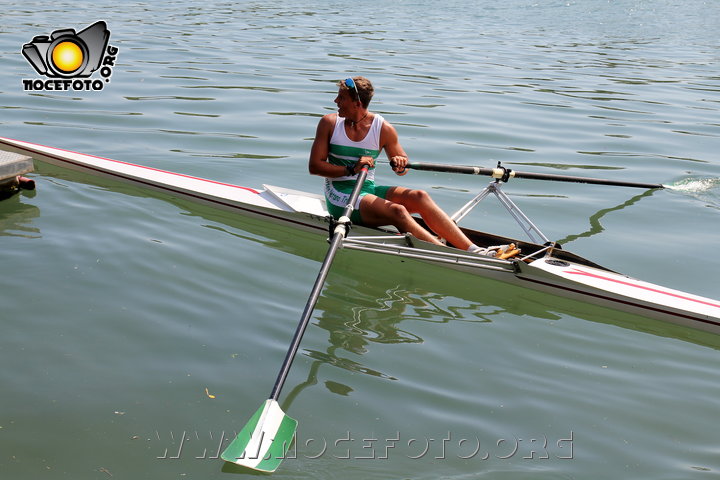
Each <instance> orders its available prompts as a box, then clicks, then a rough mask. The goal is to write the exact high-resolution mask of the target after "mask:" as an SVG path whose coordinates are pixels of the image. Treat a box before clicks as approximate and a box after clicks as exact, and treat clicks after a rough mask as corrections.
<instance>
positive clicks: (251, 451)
mask: <svg viewBox="0 0 720 480" xmlns="http://www.w3.org/2000/svg"><path fill="white" fill-rule="evenodd" d="M365 177H367V166H363V168H362V170H361V171H360V173H359V174H358V178H357V183H356V184H355V188H354V189H353V191H352V193H351V194H350V200H349V201H348V204H347V206H346V207H345V210H344V211H343V214H342V216H341V217H340V219H339V220H338V223H337V226H336V227H335V230H334V232H333V236H332V239H331V241H330V248H329V249H328V252H327V254H326V255H325V260H324V261H323V263H322V266H321V267H320V272H319V273H318V276H317V279H316V280H315V284H314V285H313V288H312V292H311V293H310V297H309V298H308V301H307V304H305V310H304V311H303V314H302V318H301V319H300V323H299V324H298V326H297V329H296V330H295V336H294V337H293V339H292V343H291V344H290V348H288V351H287V355H285V361H284V362H283V364H282V368H281V369H280V373H279V374H278V377H277V380H275V386H274V387H273V389H272V392H271V393H270V398H268V399H267V400H266V401H265V403H264V404H263V405H261V406H260V408H259V409H258V410H257V411H256V412H255V414H254V415H253V416H252V418H251V419H250V421H248V423H247V424H246V425H245V427H243V429H242V430H241V431H240V433H238V435H237V437H235V439H234V440H233V441H232V442H231V443H230V445H228V447H227V448H226V449H225V451H224V452H223V453H222V455H221V458H222V459H223V460H225V461H227V462H232V463H236V464H238V465H242V466H244V467H248V468H252V469H254V470H260V471H263V472H274V471H275V470H276V469H277V467H278V466H279V465H280V462H281V461H282V460H283V459H284V458H285V455H286V454H287V451H288V449H289V448H290V444H291V443H292V441H293V437H294V435H295V430H296V429H297V420H295V419H293V418H290V417H289V416H287V415H286V414H285V412H283V411H282V409H281V408H280V404H278V401H277V400H278V398H279V397H280V390H281V389H282V387H283V384H284V383H285V380H286V378H287V375H288V372H289V371H290V366H291V365H292V362H293V360H294V359H295V354H296V353H297V351H298V348H299V347H300V341H301V340H302V337H303V334H304V333H305V329H306V328H307V326H308V323H309V322H310V317H311V316H312V313H313V310H314V309H315V304H316V303H317V301H318V298H319V297H320V292H321V290H322V287H323V284H324V283H325V279H326V278H327V275H328V272H329V270H330V265H331V264H332V261H333V259H334V258H335V253H336V252H337V250H338V248H339V247H340V243H341V242H342V240H343V238H345V236H346V235H347V232H348V228H349V225H350V215H351V213H352V211H353V210H354V207H353V205H354V204H355V202H356V201H357V199H358V197H359V196H360V190H361V189H362V185H363V183H364V182H365Z"/></svg>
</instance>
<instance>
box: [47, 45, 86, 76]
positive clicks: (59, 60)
mask: <svg viewBox="0 0 720 480" xmlns="http://www.w3.org/2000/svg"><path fill="white" fill-rule="evenodd" d="M84 58H85V56H84V55H83V51H82V49H81V48H80V46H79V45H78V44H77V43H75V42H71V41H64V42H60V43H58V44H57V45H56V46H55V48H54V49H53V51H52V63H53V65H54V66H55V67H57V69H58V70H60V71H62V72H66V73H74V72H75V71H77V70H78V69H79V68H80V67H81V66H82V64H83V59H84Z"/></svg>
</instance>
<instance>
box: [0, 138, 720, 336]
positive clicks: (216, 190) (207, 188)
mask: <svg viewBox="0 0 720 480" xmlns="http://www.w3.org/2000/svg"><path fill="white" fill-rule="evenodd" d="M0 149H2V150H6V151H11V152H16V153H21V154H24V155H29V156H31V157H33V158H35V159H36V160H40V161H43V162H47V163H50V164H53V165H57V166H61V167H66V168H70V169H73V170H77V171H82V172H86V173H90V174H93V175H100V176H103V177H107V178H113V179H116V180H119V181H123V182H129V183H132V184H135V185H138V186H141V187H145V188H150V189H152V190H155V191H159V192H163V193H166V194H168V195H171V196H173V197H178V198H184V199H189V200H192V201H195V202H199V203H202V204H206V205H210V206H213V207H216V208H221V209H224V210H229V211H233V212H236V213H238V214H242V215H246V216H251V217H255V218H260V219H264V220H267V221H271V222H275V223H280V224H285V225H288V226H291V227H294V228H300V229H303V230H306V231H312V232H316V233H321V234H323V235H325V234H326V233H327V231H328V223H329V221H328V218H327V211H326V210H325V206H324V200H323V198H322V197H321V196H319V195H315V194H309V193H305V192H298V191H294V190H289V189H283V188H279V187H271V186H264V189H260V190H256V189H252V188H247V187H239V186H237V185H231V184H226V183H221V182H216V181H212V180H206V179H202V178H197V177H191V176H188V175H182V174H178V173H173V172H168V171H164V170H158V169H155V168H150V167H144V166H141V165H135V164H131V163H127V162H120V161H116V160H110V159H106V158H101V157H96V156H93V155H86V154H82V153H77V152H71V151H67V150H62V149H58V148H54V147H48V146H44V145H37V144H33V143H29V142H23V141H19V140H12V139H7V138H2V137H0ZM465 232H466V233H467V234H468V236H470V237H471V239H473V240H474V241H475V243H477V244H478V245H482V244H483V242H485V243H487V242H493V244H497V243H508V242H509V241H514V242H515V243H518V244H520V245H521V246H522V249H523V254H524V255H527V254H532V255H533V258H527V257H523V258H521V259H512V260H498V259H494V258H491V257H485V256H480V255H474V254H469V253H467V252H462V251H459V250H457V249H454V248H451V247H438V246H435V245H430V244H428V243H425V242H422V241H419V240H417V239H413V238H409V237H405V236H402V235H398V234H392V232H391V231H387V230H378V229H369V228H362V227H359V228H358V227H356V228H354V229H353V231H352V235H351V236H349V237H348V238H347V239H346V240H345V244H344V246H345V247H346V248H351V249H356V250H366V251H371V252H375V253H381V254H386V255H397V256H401V257H404V258H414V259H417V260H420V261H424V262H430V263H435V264H440V265H443V266H447V267H450V268H452V269H455V270H460V271H465V272H469V273H473V274H477V275H482V276H484V277H489V278H492V279H496V280H500V281H504V282H507V283H512V284H516V285H519V286H522V287H527V288H532V289H535V290H539V291H543V292H549V293H552V294H555V295H560V296H563V297H569V298H574V299H578V300H581V301H585V302H588V303H593V304H597V305H602V306H606V307H611V308H614V309H617V310H621V311H627V312H630V313H635V314H639V315H643V316H647V317H651V318H657V319H661V320H664V321H669V322H672V323H676V324H679V325H684V326H689V327H693V328H697V329H700V330H705V331H710V332H713V333H720V301H718V300H713V299H710V298H705V297H701V296H697V295H693V294H690V293H685V292H681V291H678V290H673V289H670V288H666V287H662V286H659V285H655V284H652V283H648V282H643V281H641V280H637V279H634V278H631V277H628V276H625V275H622V274H619V273H616V272H612V271H610V270H608V269H605V268H603V267H600V266H598V265H596V264H594V263H592V262H590V261H588V260H586V259H583V258H581V257H578V256H576V255H573V254H572V253H569V252H565V251H562V250H557V249H553V248H548V247H544V246H541V245H536V244H532V243H527V242H520V241H517V240H513V239H506V238H503V237H497V236H493V235H490V234H486V233H483V232H475V231H472V230H465Z"/></svg>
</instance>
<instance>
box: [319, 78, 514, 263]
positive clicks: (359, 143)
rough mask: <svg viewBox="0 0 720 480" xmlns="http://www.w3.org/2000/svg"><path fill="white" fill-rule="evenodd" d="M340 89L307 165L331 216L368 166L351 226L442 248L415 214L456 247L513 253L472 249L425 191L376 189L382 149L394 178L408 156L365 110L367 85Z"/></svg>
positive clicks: (352, 83)
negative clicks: (394, 232)
mask: <svg viewBox="0 0 720 480" xmlns="http://www.w3.org/2000/svg"><path fill="white" fill-rule="evenodd" d="M338 87H339V90H338V94H337V97H336V98H335V104H336V105H337V106H338V111H337V113H330V114H328V115H325V116H324V117H322V119H321V120H320V122H319V123H318V126H317V132H316V134H315V141H314V142H313V145H312V149H311V151H310V161H309V162H308V168H309V170H310V173H311V174H312V175H319V176H321V177H325V200H326V203H327V207H328V210H329V212H330V214H331V215H333V216H334V217H335V218H338V217H339V216H340V215H341V214H342V212H343V209H344V208H345V206H346V205H347V202H348V199H349V197H350V193H351V192H352V189H353V186H354V185H355V177H356V175H357V173H358V172H359V171H360V169H361V168H362V166H363V165H367V166H368V175H367V180H366V181H365V184H364V185H363V189H362V193H361V197H360V200H359V205H355V210H354V211H353V213H352V217H351V221H352V222H353V223H355V224H359V225H365V226H368V227H379V226H383V225H394V226H395V228H397V229H398V230H399V231H400V232H402V233H410V234H412V235H413V236H415V237H416V238H418V239H420V240H425V241H426V242H430V243H434V244H438V245H441V244H442V242H441V241H440V240H439V239H438V238H437V237H436V236H435V235H433V234H432V233H431V232H428V231H427V230H426V229H425V228H423V227H422V226H420V225H419V224H418V223H417V222H416V221H415V220H414V219H413V217H412V216H411V215H412V214H415V213H416V214H419V215H420V216H421V217H422V218H423V220H425V223H426V224H427V225H428V227H429V228H430V229H431V230H432V231H433V232H434V233H435V234H436V235H439V236H440V237H441V238H444V239H445V240H447V242H448V243H449V244H451V245H453V246H455V247H456V248H459V249H463V250H467V251H469V252H472V253H479V254H483V255H490V256H495V255H496V254H497V253H498V250H499V249H500V248H502V249H503V252H502V253H501V255H502V256H503V257H505V256H506V255H507V253H506V252H508V253H509V252H510V251H511V250H514V245H513V246H512V247H513V248H511V249H508V248H506V247H508V246H504V247H489V248H482V247H479V246H477V245H475V244H474V243H472V242H471V241H470V239H468V238H467V236H465V234H464V233H463V232H462V231H461V230H460V228H458V226H457V225H456V224H455V222H453V221H452V220H451V219H450V217H449V216H448V215H447V214H446V213H445V212H444V211H443V210H442V209H441V208H440V207H438V206H437V204H436V203H435V202H434V201H433V199H432V198H431V197H430V195H429V194H428V193H427V192H425V191H424V190H413V189H409V188H405V187H400V186H383V185H375V159H377V157H378V156H379V155H380V152H381V151H382V150H385V154H386V155H387V157H388V159H389V160H390V164H391V165H392V169H393V171H394V172H395V173H396V174H398V175H405V174H406V173H407V169H406V168H405V166H406V165H407V163H408V156H407V154H406V153H405V150H403V147H402V146H401V145H400V140H399V138H398V133H397V131H396V130H395V128H394V127H393V126H392V125H390V123H388V122H387V121H386V120H385V119H383V117H382V116H380V115H379V114H377V113H372V112H370V111H369V110H368V107H369V105H370V100H371V99H372V96H373V93H374V88H373V85H372V83H370V80H368V79H367V78H365V77H354V78H348V79H346V80H343V81H341V82H339V83H338ZM516 253H517V252H516ZM507 256H511V255H507Z"/></svg>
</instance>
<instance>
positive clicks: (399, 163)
mask: <svg viewBox="0 0 720 480" xmlns="http://www.w3.org/2000/svg"><path fill="white" fill-rule="evenodd" d="M407 164H408V158H407V157H406V156H404V155H395V156H394V157H392V158H391V159H390V166H392V169H393V172H395V173H396V174H397V175H405V174H406V173H407V168H406V167H407Z"/></svg>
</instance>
